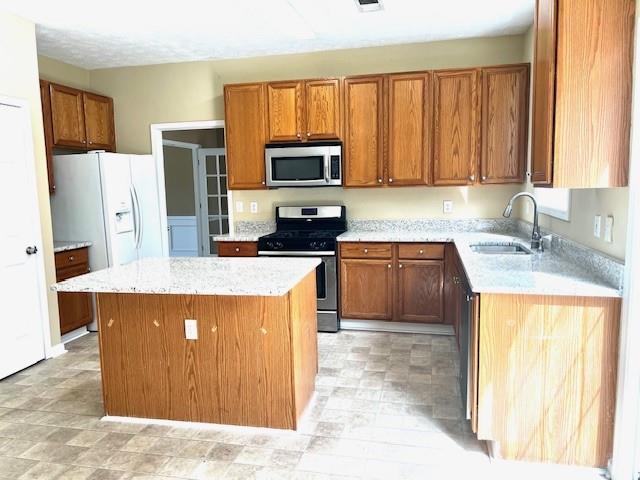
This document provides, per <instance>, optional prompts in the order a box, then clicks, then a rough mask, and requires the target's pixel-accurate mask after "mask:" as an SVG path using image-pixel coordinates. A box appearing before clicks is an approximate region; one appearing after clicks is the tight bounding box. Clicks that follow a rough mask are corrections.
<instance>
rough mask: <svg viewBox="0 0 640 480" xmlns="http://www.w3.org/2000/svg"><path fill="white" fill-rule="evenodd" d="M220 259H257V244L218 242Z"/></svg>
mask: <svg viewBox="0 0 640 480" xmlns="http://www.w3.org/2000/svg"><path fill="white" fill-rule="evenodd" d="M218 256H219V257H257V256H258V244H257V243H256V242H218Z"/></svg>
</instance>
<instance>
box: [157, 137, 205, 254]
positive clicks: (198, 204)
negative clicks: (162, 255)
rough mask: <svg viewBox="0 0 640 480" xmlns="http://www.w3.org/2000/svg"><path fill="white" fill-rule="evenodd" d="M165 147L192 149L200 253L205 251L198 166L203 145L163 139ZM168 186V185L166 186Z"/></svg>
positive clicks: (200, 182)
mask: <svg viewBox="0 0 640 480" xmlns="http://www.w3.org/2000/svg"><path fill="white" fill-rule="evenodd" d="M162 146H163V147H175V148H184V149H187V150H191V168H192V169H193V196H194V199H193V201H194V202H195V203H194V206H195V214H196V215H195V216H196V228H197V229H198V255H200V254H202V253H203V252H204V248H203V247H204V244H203V243H202V235H203V233H202V232H203V231H204V224H203V223H202V201H201V197H200V189H201V188H202V181H201V179H200V169H199V168H198V151H199V150H200V148H202V146H201V145H200V144H198V143H188V142H179V141H177V140H165V139H162ZM162 155H163V163H162V165H163V166H164V151H163V154H162ZM165 188H166V186H165ZM168 231H169V222H167V232H168Z"/></svg>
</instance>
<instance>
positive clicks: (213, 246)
mask: <svg viewBox="0 0 640 480" xmlns="http://www.w3.org/2000/svg"><path fill="white" fill-rule="evenodd" d="M209 252H210V254H211V255H217V254H218V245H217V244H216V242H215V241H214V240H213V237H209Z"/></svg>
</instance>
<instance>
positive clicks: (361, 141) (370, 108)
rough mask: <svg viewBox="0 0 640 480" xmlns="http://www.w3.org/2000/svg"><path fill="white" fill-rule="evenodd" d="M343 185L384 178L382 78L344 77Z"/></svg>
mask: <svg viewBox="0 0 640 480" xmlns="http://www.w3.org/2000/svg"><path fill="white" fill-rule="evenodd" d="M343 88H344V102H343V105H344V148H343V162H344V178H343V184H344V186H345V187H375V186H377V185H379V184H382V182H383V177H384V170H383V168H384V164H383V155H384V145H383V142H384V136H383V134H384V101H383V89H384V77H383V76H381V75H379V76H371V77H353V78H345V80H344V86H343Z"/></svg>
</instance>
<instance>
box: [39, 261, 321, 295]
mask: <svg viewBox="0 0 640 480" xmlns="http://www.w3.org/2000/svg"><path fill="white" fill-rule="evenodd" d="M319 264H320V260H319V259H317V258H282V257H279V258H269V257H255V258H253V257H251V258H218V257H204V258H201V257H190V258H145V259H143V260H138V261H135V262H132V263H129V264H127V265H123V266H119V267H112V268H107V269H105V270H100V271H97V272H92V273H88V274H86V275H81V276H79V277H74V278H71V279H69V280H65V281H64V282H60V283H56V284H55V285H53V286H52V287H51V288H52V290H54V291H57V292H93V293H145V294H173V295H243V296H281V295H285V294H286V293H288V292H289V291H290V290H291V289H292V288H293V287H295V286H296V285H297V284H298V283H300V281H301V280H302V279H304V277H305V276H306V275H308V274H309V273H310V272H312V271H313V270H315V268H316V267H317V266H318V265H319Z"/></svg>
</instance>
